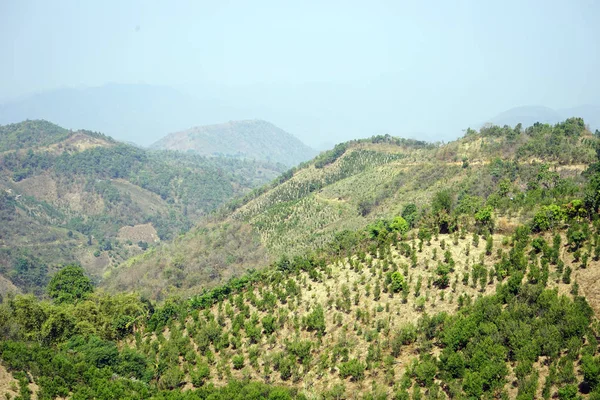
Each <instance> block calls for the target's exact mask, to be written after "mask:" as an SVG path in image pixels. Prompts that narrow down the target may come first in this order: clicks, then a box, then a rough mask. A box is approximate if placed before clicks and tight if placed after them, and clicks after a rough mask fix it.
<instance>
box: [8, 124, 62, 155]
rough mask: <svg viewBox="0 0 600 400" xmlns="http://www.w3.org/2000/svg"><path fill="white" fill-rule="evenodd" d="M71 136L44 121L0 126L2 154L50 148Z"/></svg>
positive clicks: (58, 127)
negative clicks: (10, 151) (38, 147)
mask: <svg viewBox="0 0 600 400" xmlns="http://www.w3.org/2000/svg"><path fill="white" fill-rule="evenodd" d="M71 134H72V132H71V131H69V130H67V129H64V128H61V127H60V126H58V125H54V124H52V123H50V122H48V121H44V120H33V121H30V120H27V121H24V122H21V123H18V124H10V125H0V152H5V151H8V150H17V149H24V148H28V147H32V146H40V147H42V146H48V145H50V144H53V143H57V142H60V141H61V140H64V139H66V138H67V137H69V136H70V135H71Z"/></svg>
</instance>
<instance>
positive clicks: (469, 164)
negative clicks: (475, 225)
mask: <svg viewBox="0 0 600 400" xmlns="http://www.w3.org/2000/svg"><path fill="white" fill-rule="evenodd" d="M595 143H596V140H595V138H594V137H593V135H592V134H591V133H590V132H588V131H586V129H585V124H584V122H583V120H581V119H570V120H567V121H565V122H563V123H560V124H556V125H548V124H535V125H533V126H531V127H528V128H526V129H520V128H517V129H513V128H509V127H504V128H501V127H497V126H489V127H485V128H483V129H482V130H481V131H479V132H476V131H473V130H469V131H468V132H467V133H466V135H465V136H464V137H463V138H461V139H459V140H457V141H454V142H450V143H447V144H443V145H438V144H429V143H425V142H421V141H416V140H408V139H399V138H393V137H390V136H376V137H373V138H370V139H366V140H357V141H352V142H347V143H343V144H340V145H338V146H336V147H335V148H334V149H333V150H331V151H328V152H325V153H322V154H321V155H319V156H318V157H316V158H315V159H313V160H312V161H310V162H307V163H304V164H302V165H300V166H298V167H296V168H292V169H291V170H289V171H287V172H286V173H285V174H283V175H281V176H280V177H279V178H278V179H277V180H276V181H275V182H273V183H272V184H271V185H267V186H263V187H262V188H260V189H257V190H255V191H253V192H251V193H250V194H248V195H247V196H246V197H245V198H243V199H238V200H234V201H233V202H231V203H229V204H228V206H227V207H225V208H223V209H221V212H220V214H218V215H215V216H211V218H210V219H206V220H204V221H202V222H201V223H200V224H199V225H198V226H197V227H195V228H194V229H193V230H191V231H190V232H189V233H188V234H186V235H184V236H182V237H179V238H177V240H176V241H174V242H172V243H167V244H165V245H162V246H157V247H156V248H155V249H153V250H152V252H149V253H147V254H144V255H141V256H139V257H134V258H131V259H130V260H128V261H127V262H126V263H124V264H122V265H120V266H119V267H118V268H117V269H115V270H113V271H112V272H111V274H110V276H109V277H108V279H107V281H106V283H105V284H106V285H107V287H109V288H112V290H131V289H134V288H138V287H142V288H144V289H142V290H144V291H146V292H147V293H148V294H151V295H153V296H157V295H159V297H162V296H165V295H166V294H168V293H170V292H182V291H183V293H188V294H191V293H194V292H196V291H197V290H199V288H203V287H206V286H212V285H215V284H218V283H223V282H226V281H227V280H228V279H230V278H231V277H235V276H240V275H241V274H243V273H244V271H247V270H248V269H252V268H260V267H263V266H264V265H267V264H269V263H270V262H273V261H275V260H277V259H278V258H279V257H280V256H281V255H283V254H286V255H288V256H290V257H293V256H295V255H302V254H305V253H306V252H310V251H314V250H316V249H319V248H322V247H325V246H329V245H330V244H331V243H334V242H335V241H336V240H340V238H343V237H344V234H345V232H352V231H355V230H357V229H361V228H363V227H365V226H367V225H368V224H370V223H373V222H375V221H377V220H379V219H390V218H393V217H394V216H398V215H403V216H406V217H407V218H408V219H410V220H411V221H412V220H415V221H416V220H418V219H424V220H431V221H433V220H437V219H439V218H446V223H445V225H444V226H446V228H445V229H446V230H447V229H448V227H449V226H455V225H456V224H457V223H458V222H457V221H462V220H469V219H472V217H473V215H474V214H475V213H476V212H478V211H480V210H482V209H485V207H486V206H490V207H493V208H494V209H496V210H497V213H498V221H497V227H496V229H497V230H498V232H501V233H510V232H512V230H513V229H514V227H515V226H516V225H517V224H519V223H521V222H522V221H525V220H527V219H528V218H531V216H532V215H533V214H534V213H535V211H536V210H537V209H538V208H539V207H540V206H543V205H546V204H550V203H552V202H553V201H555V200H556V199H557V198H563V197H565V196H575V195H577V194H581V191H582V190H583V189H582V184H583V182H585V179H584V177H582V176H581V173H582V171H583V170H584V169H585V168H586V167H587V165H588V164H589V163H591V162H593V161H594V160H595V150H594V146H595ZM440 192H445V193H448V200H447V203H448V204H449V206H448V211H447V212H446V213H442V214H440V213H438V212H437V210H435V209H433V208H432V207H431V206H430V202H431V200H432V199H433V198H434V196H435V195H436V194H437V193H440ZM181 277H186V279H185V280H184V279H182V278H181ZM138 285H139V286H138Z"/></svg>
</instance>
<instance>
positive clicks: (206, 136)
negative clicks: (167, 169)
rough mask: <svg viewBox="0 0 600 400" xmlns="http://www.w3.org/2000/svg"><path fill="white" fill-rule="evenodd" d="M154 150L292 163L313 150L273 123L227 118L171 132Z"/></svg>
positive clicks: (306, 158) (309, 154) (153, 147)
mask: <svg viewBox="0 0 600 400" xmlns="http://www.w3.org/2000/svg"><path fill="white" fill-rule="evenodd" d="M150 148H152V149H156V150H177V151H184V152H187V151H191V152H194V153H197V154H200V155H203V156H233V157H237V158H245V159H256V160H263V161H269V162H277V163H281V164H284V165H287V166H294V165H297V164H299V163H300V162H302V161H306V160H309V159H311V158H312V157H314V156H315V155H316V154H317V152H316V151H315V150H313V149H311V148H310V147H308V146H306V145H305V144H304V143H302V142H301V141H300V140H298V139H297V138H296V137H294V136H293V135H291V134H289V133H287V132H286V131H284V130H282V129H280V128H278V127H276V126H275V125H273V124H271V123H269V122H267V121H261V120H246V121H230V122H227V123H224V124H216V125H207V126H198V127H194V128H190V129H187V130H185V131H182V132H175V133H171V134H169V135H167V136H165V137H164V138H162V139H160V140H159V141H157V142H156V143H154V144H153V145H152V146H150Z"/></svg>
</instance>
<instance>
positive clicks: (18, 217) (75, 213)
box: [0, 121, 281, 293]
mask: <svg viewBox="0 0 600 400" xmlns="http://www.w3.org/2000/svg"><path fill="white" fill-rule="evenodd" d="M280 168H281V167H280V166H276V165H272V164H268V163H266V162H252V161H243V160H235V159H225V158H204V157H201V156H195V155H183V154H176V153H173V152H149V151H145V150H142V149H139V148H136V147H133V146H130V145H126V144H123V143H120V142H117V141H115V140H113V139H112V138H110V137H108V136H104V135H102V134H98V133H94V132H90V131H71V130H67V129H64V128H61V127H59V126H57V125H54V124H51V123H49V122H46V121H25V122H22V123H18V124H11V125H5V126H0V214H1V220H2V224H1V227H0V274H2V275H3V276H4V278H8V279H9V280H11V281H12V282H13V283H14V284H16V285H17V286H18V287H19V288H20V289H21V290H24V291H34V292H36V293H38V292H39V291H40V290H43V287H44V286H45V284H46V283H47V280H48V276H49V275H51V273H52V271H53V270H54V269H55V268H56V267H57V266H59V265H62V264H64V263H80V264H82V265H83V266H84V267H85V268H86V270H87V271H88V272H89V273H90V274H91V275H92V276H93V277H94V278H95V279H96V280H99V279H100V278H101V277H102V275H103V273H104V272H105V271H106V269H107V268H108V267H109V266H111V265H116V264H118V263H120V262H122V261H123V260H125V259H127V258H128V257H130V256H132V255H137V254H140V253H142V252H143V251H145V250H146V249H147V248H148V246H150V247H152V246H153V245H155V244H156V243H158V242H160V241H161V240H169V239H171V238H173V237H175V236H177V235H179V234H181V233H183V232H185V231H187V230H188V229H190V227H192V226H193V224H194V221H196V220H197V219H198V218H200V217H201V216H202V215H206V214H208V213H210V212H211V211H213V210H214V209H216V208H217V207H219V206H220V205H222V204H223V203H225V202H226V201H228V200H230V199H231V198H233V197H235V196H240V195H243V194H244V193H246V192H247V191H249V190H250V189H251V188H253V187H256V186H259V185H262V184H264V183H266V182H269V181H271V180H272V179H273V178H274V177H275V176H276V175H277V174H279V173H280V172H281V169H280ZM5 286H6V285H1V286H0V287H5ZM2 293H5V291H3V292H2Z"/></svg>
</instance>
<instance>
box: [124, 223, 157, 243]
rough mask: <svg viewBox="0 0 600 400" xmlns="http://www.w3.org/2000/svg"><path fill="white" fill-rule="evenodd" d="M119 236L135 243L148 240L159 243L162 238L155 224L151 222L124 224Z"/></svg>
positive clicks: (148, 241)
mask: <svg viewBox="0 0 600 400" xmlns="http://www.w3.org/2000/svg"><path fill="white" fill-rule="evenodd" d="M117 238H118V239H119V240H120V241H127V240H131V241H132V242H134V243H137V242H140V241H142V242H147V243H158V242H160V238H159V237H158V233H157V232H156V229H154V226H152V224H151V223H147V224H140V225H134V226H124V227H122V228H121V229H119V233H118V234H117Z"/></svg>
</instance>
